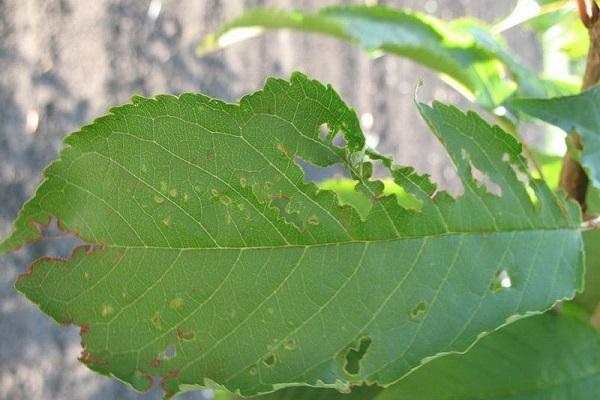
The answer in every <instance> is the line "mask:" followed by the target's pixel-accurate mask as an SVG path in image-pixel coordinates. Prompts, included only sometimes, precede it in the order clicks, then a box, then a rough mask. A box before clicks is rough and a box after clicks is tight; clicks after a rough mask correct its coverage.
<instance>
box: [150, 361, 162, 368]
mask: <svg viewBox="0 0 600 400" xmlns="http://www.w3.org/2000/svg"><path fill="white" fill-rule="evenodd" d="M150 367H152V368H158V367H160V360H158V359H154V360H150Z"/></svg>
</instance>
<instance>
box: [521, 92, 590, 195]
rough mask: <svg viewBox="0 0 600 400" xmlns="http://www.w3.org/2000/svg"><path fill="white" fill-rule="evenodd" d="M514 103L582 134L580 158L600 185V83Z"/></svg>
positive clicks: (522, 108) (544, 118) (552, 122)
mask: <svg viewBox="0 0 600 400" xmlns="http://www.w3.org/2000/svg"><path fill="white" fill-rule="evenodd" d="M510 104H511V106H513V107H515V108H516V109H518V110H520V111H522V112H524V113H526V114H529V115H531V116H533V117H535V118H539V119H541V120H543V121H546V122H548V123H550V124H552V125H555V126H558V127H559V128H561V129H562V130H564V131H565V132H566V133H568V134H570V133H572V132H574V131H577V132H578V133H579V134H580V135H581V137H582V145H583V152H582V156H581V161H582V164H583V166H584V167H585V168H586V169H587V170H588V171H589V175H590V179H591V180H592V182H593V183H594V185H595V186H596V187H600V86H595V87H593V88H591V89H589V90H587V91H585V92H583V93H581V94H578V95H574V96H565V97H558V98H552V99H516V100H513V101H512V102H511V103H510Z"/></svg>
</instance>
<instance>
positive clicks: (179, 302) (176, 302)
mask: <svg viewBox="0 0 600 400" xmlns="http://www.w3.org/2000/svg"><path fill="white" fill-rule="evenodd" d="M169 307H171V308H172V309H174V310H178V309H180V308H181V307H183V299H182V298H181V297H176V298H174V299H173V300H171V301H170V302H169Z"/></svg>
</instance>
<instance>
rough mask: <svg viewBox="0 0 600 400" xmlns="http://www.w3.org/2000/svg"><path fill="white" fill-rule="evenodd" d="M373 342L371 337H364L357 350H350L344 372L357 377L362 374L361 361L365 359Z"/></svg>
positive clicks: (352, 348)
mask: <svg viewBox="0 0 600 400" xmlns="http://www.w3.org/2000/svg"><path fill="white" fill-rule="evenodd" d="M371 343H372V340H371V338H370V337H368V336H367V337H363V338H361V339H360V343H359V344H358V347H357V348H354V347H351V348H350V349H348V352H347V353H346V357H345V363H344V370H345V371H346V372H347V373H348V374H350V375H356V374H358V373H359V372H360V365H361V361H362V360H363V359H364V358H365V355H366V354H367V351H368V350H369V347H371Z"/></svg>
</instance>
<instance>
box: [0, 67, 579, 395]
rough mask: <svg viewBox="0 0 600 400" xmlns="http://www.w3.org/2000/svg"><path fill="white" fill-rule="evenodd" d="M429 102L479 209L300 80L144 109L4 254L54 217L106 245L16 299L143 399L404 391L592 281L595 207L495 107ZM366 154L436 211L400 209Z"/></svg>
mask: <svg viewBox="0 0 600 400" xmlns="http://www.w3.org/2000/svg"><path fill="white" fill-rule="evenodd" d="M418 108H419V111H420V112H421V114H422V116H423V117H424V118H425V120H426V121H427V123H428V124H429V126H430V127H431V128H432V131H433V132H434V134H435V135H436V136H437V137H438V138H439V140H440V141H441V142H442V144H443V145H444V146H445V148H446V149H447V151H448V154H449V156H450V158H451V159H452V161H453V162H454V163H455V165H456V167H457V172H458V175H459V177H460V179H461V181H462V184H463V185H464V189H465V192H464V194H463V195H462V196H461V197H460V198H458V199H454V198H452V197H451V196H449V195H448V194H447V193H446V192H443V191H438V190H437V188H436V186H435V185H434V184H433V183H432V182H430V180H429V178H428V177H427V176H422V175H419V174H417V173H416V172H415V171H414V169H412V168H408V167H403V168H399V167H395V166H393V165H392V160H390V159H388V158H386V157H383V156H381V155H378V154H376V153H374V152H373V151H370V150H366V149H365V147H364V145H365V140H364V136H363V134H362V132H361V131H360V127H359V123H358V119H357V117H356V115H355V113H354V112H353V111H352V110H351V109H349V108H348V107H347V106H346V105H345V104H344V103H343V102H342V100H341V99H340V98H339V96H338V95H337V94H336V93H335V91H334V90H333V89H332V88H331V87H326V86H323V85H322V84H320V83H319V82H316V81H312V80H309V79H308V78H306V77H305V76H304V75H301V74H294V75H293V76H292V78H291V81H290V82H287V81H284V80H279V79H270V80H268V81H267V84H266V86H265V88H264V90H262V91H260V92H257V93H255V94H252V95H249V96H246V97H244V98H242V99H241V101H240V103H239V104H227V103H224V102H221V101H218V100H214V99H210V98H207V97H205V96H202V95H198V94H185V95H182V96H180V97H172V96H159V97H157V98H156V99H144V98H134V101H133V104H128V105H125V106H121V107H117V108H115V109H113V110H111V114H109V115H107V116H105V117H102V118H100V119H98V120H96V121H95V122H94V123H93V124H91V125H88V126H86V127H83V128H82V130H81V131H80V132H76V133H74V134H72V135H70V136H69V137H68V138H67V139H66V140H65V141H66V143H67V147H66V148H65V149H64V150H63V151H62V152H61V155H60V159H59V160H58V161H56V162H54V163H53V164H51V165H50V166H49V167H48V169H47V170H46V172H45V176H46V179H45V181H44V182H43V183H42V185H41V186H40V187H39V188H38V190H37V192H36V194H35V196H34V197H33V198H32V199H31V200H30V201H28V202H27V204H26V205H25V206H24V207H23V209H22V211H21V212H20V213H19V216H18V218H17V221H16V223H15V230H14V232H13V233H12V235H11V236H10V237H9V238H8V239H6V240H5V241H4V242H3V243H2V244H0V253H2V252H6V251H8V250H11V249H14V248H17V247H19V246H21V245H24V244H26V243H28V242H29V241H32V240H37V239H40V238H41V236H40V226H42V225H43V224H46V223H47V222H48V221H49V219H50V218H56V219H57V220H58V221H59V222H60V227H61V228H62V229H63V230H65V231H67V232H71V233H73V234H76V235H78V236H79V237H80V238H81V239H82V240H83V241H84V242H86V243H87V245H86V246H83V247H81V248H79V249H77V250H75V252H74V254H73V256H72V257H71V258H69V259H68V260H57V259H42V260H39V261H37V262H36V263H35V264H34V265H33V266H32V267H31V269H30V271H29V272H28V273H27V274H25V275H23V276H22V277H21V278H20V279H19V281H18V282H17V288H18V289H19V290H20V291H22V292H23V293H24V294H25V295H26V296H27V297H28V298H29V299H31V300H32V301H33V302H35V303H36V304H38V305H39V307H40V308H41V309H42V310H43V311H44V312H45V313H47V314H48V315H50V316H51V317H52V318H54V319H55V320H57V321H59V322H62V323H67V322H72V323H75V324H77V325H79V326H81V333H82V343H83V346H84V351H83V353H82V356H81V359H82V361H83V362H85V363H86V364H87V365H88V366H89V367H90V368H92V369H93V370H95V371H98V372H100V373H103V374H110V375H112V376H115V377H117V378H119V379H121V380H123V381H125V382H128V383H130V384H131V385H132V386H133V387H135V388H136V389H139V390H145V389H148V388H149V387H150V386H151V384H152V377H155V376H157V377H161V384H162V386H163V388H164V389H165V391H166V393H167V395H172V394H174V393H176V392H178V391H179V390H181V389H188V388H190V387H195V385H200V386H203V387H218V386H220V385H223V386H225V387H226V388H228V389H230V390H240V391H241V393H242V394H245V395H251V394H258V393H262V392H269V391H272V390H274V389H276V388H281V387H284V386H286V385H297V384H309V385H318V386H323V387H336V388H339V389H341V390H345V389H346V388H347V387H349V385H351V384H354V385H357V384H362V383H363V382H366V381H369V382H378V383H380V384H390V383H393V382H395V381H397V380H398V379H399V378H401V377H402V376H404V375H405V374H407V373H409V372H410V371H412V370H413V369H415V368H417V367H419V366H420V365H421V364H422V363H424V362H426V361H429V360H431V359H433V358H434V357H435V356H436V355H438V354H441V353H447V352H453V351H464V350H466V349H467V348H468V347H469V346H471V345H472V344H473V343H474V342H475V341H476V340H477V338H478V337H479V336H480V334H481V333H482V332H489V331H492V330H494V329H496V328H498V327H500V326H502V325H504V324H506V323H507V321H512V320H514V319H516V318H517V317H518V316H521V315H525V314H528V313H533V312H540V311H544V310H546V309H548V308H549V307H551V306H552V305H553V304H554V303H555V301H557V300H560V299H565V298H570V297H572V296H573V295H574V293H575V290H576V289H578V288H580V286H581V278H582V277H581V275H582V253H581V247H582V243H581V234H580V231H579V226H580V215H579V214H580V213H579V209H578V208H577V206H576V205H575V204H574V203H572V202H566V201H564V199H562V198H559V197H556V196H555V195H554V194H553V193H552V191H551V190H550V189H549V188H548V187H547V186H546V184H545V183H543V182H541V181H539V180H535V179H533V178H531V177H530V176H528V174H527V165H526V162H525V160H524V159H523V157H522V156H521V155H520V151H521V146H520V145H519V144H518V143H517V142H516V140H515V139H514V138H513V137H511V136H510V135H508V134H506V133H505V132H503V131H502V130H501V129H500V128H498V127H492V126H490V125H488V124H487V123H486V122H485V121H484V120H483V119H481V118H480V117H479V116H477V115H476V114H475V113H467V114H465V113H463V112H461V111H460V110H458V109H456V108H454V107H450V106H446V105H443V104H440V103H434V105H433V106H431V107H430V106H427V105H424V104H419V105H418ZM324 125H325V126H327V127H328V128H329V134H327V135H325V136H321V135H320V131H321V128H322V127H323V126H324ZM338 134H342V135H343V136H344V139H345V141H346V145H345V146H344V147H338V146H337V145H336V144H335V142H334V138H335V136H337V135H338ZM365 157H367V160H368V159H371V160H378V161H381V162H382V163H383V164H384V166H385V167H386V168H388V169H389V170H390V173H391V175H392V177H393V179H394V182H395V184H396V185H398V186H400V187H402V189H403V191H404V192H405V193H406V194H407V195H410V196H412V197H413V198H414V200H415V201H417V202H418V203H419V207H418V209H411V208H405V207H402V206H401V205H400V203H399V201H398V199H397V197H396V196H395V195H394V194H391V195H386V194H385V193H384V184H383V183H382V182H381V181H377V180H374V179H372V178H371V173H372V170H373V165H372V163H371V162H369V161H367V160H365ZM298 160H303V161H304V162H309V163H312V164H315V165H317V166H321V167H327V166H331V165H334V164H339V165H341V166H343V167H344V168H345V169H346V170H347V171H348V172H349V173H350V174H351V176H352V177H353V180H355V181H356V185H355V190H356V191H357V192H359V193H361V194H362V195H363V196H364V197H365V198H366V199H368V201H369V202H370V203H371V204H370V207H369V211H368V214H367V215H366V216H361V215H360V214H359V212H358V211H357V210H355V208H353V207H352V206H351V205H345V206H344V205H340V204H339V200H338V198H337V196H336V195H335V194H334V193H333V192H331V191H327V190H319V189H318V187H317V186H316V185H315V184H313V183H310V182H305V181H304V177H303V171H302V169H301V168H300V167H299V166H298V164H297V161H298ZM477 176H479V178H476V177H477ZM482 176H486V177H487V180H483V178H482ZM478 179H481V180H478ZM532 197H535V201H534V199H532ZM467 277H468V279H465V278H467Z"/></svg>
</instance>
